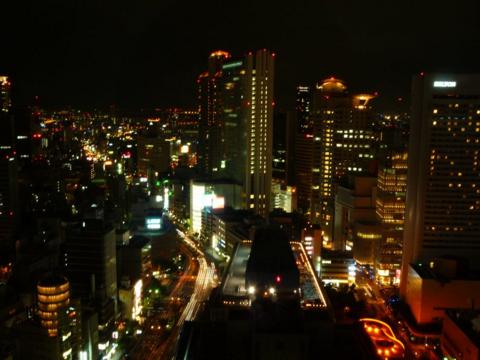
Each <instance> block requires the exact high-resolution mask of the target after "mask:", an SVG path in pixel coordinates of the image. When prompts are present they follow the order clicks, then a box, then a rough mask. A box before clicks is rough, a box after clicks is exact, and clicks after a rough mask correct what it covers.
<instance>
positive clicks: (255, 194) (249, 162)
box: [224, 49, 275, 216]
mask: <svg viewBox="0 0 480 360" xmlns="http://www.w3.org/2000/svg"><path fill="white" fill-rule="evenodd" d="M274 59H275V54H274V53H271V52H269V51H267V50H266V49H263V50H259V51H257V52H256V54H255V55H254V54H253V53H248V54H247V56H246V57H245V59H244V60H243V71H244V74H243V75H244V77H243V94H242V95H243V101H242V102H243V105H244V106H245V107H246V111H245V112H244V116H245V118H243V119H242V121H243V122H244V124H245V130H246V144H245V145H246V146H244V147H242V148H241V151H244V152H245V155H246V158H245V160H246V162H245V163H244V165H243V168H244V174H245V177H244V179H243V187H244V192H245V198H246V207H247V208H248V209H252V210H254V211H255V212H256V213H257V214H260V215H264V216H265V215H267V214H268V212H269V210H270V191H271V179H272V138H273V79H274ZM226 65H227V64H225V65H224V68H225V66H226ZM224 79H225V80H227V79H228V78H227V74H225V78H224ZM232 80H233V78H232ZM224 111H225V110H224ZM225 135H226V136H225V142H226V144H227V149H228V150H231V149H232V146H230V142H229V140H230V139H232V137H234V136H239V135H238V133H236V134H235V133H234V132H230V133H229V134H227V133H226V134H225ZM228 150H227V152H226V154H227V156H226V159H228V158H229V156H228V154H229V151H228ZM236 151H238V150H236ZM227 166H228V165H227ZM241 170H242V169H240V168H239V169H238V171H241Z"/></svg>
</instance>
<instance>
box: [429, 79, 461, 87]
mask: <svg viewBox="0 0 480 360" xmlns="http://www.w3.org/2000/svg"><path fill="white" fill-rule="evenodd" d="M456 86H457V82H456V81H434V82H433V87H441V88H454V87H456Z"/></svg>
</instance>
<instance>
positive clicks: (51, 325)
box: [37, 276, 70, 336]
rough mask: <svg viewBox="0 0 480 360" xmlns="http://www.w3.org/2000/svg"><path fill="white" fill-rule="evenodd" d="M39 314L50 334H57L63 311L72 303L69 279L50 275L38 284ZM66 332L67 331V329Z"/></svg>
mask: <svg viewBox="0 0 480 360" xmlns="http://www.w3.org/2000/svg"><path fill="white" fill-rule="evenodd" d="M37 298H38V316H39V318H40V323H41V324H42V326H43V327H44V328H45V329H47V330H48V334H49V336H57V335H58V333H59V326H60V325H61V322H62V321H61V319H60V317H61V313H62V312H65V310H66V309H65V308H66V307H67V306H68V304H69V303H70V284H69V282H68V280H67V279H65V278H64V277H59V276H49V277H47V278H45V279H43V280H41V281H40V282H39V283H38V284H37ZM65 333H66V331H65Z"/></svg>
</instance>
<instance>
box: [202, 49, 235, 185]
mask: <svg viewBox="0 0 480 360" xmlns="http://www.w3.org/2000/svg"><path fill="white" fill-rule="evenodd" d="M230 57H231V55H230V54H229V53H228V52H226V51H222V50H217V51H214V52H212V53H211V54H210V57H209V59H208V70H207V71H206V72H204V73H202V74H200V76H199V77H198V80H197V84H198V104H199V108H198V125H199V127H198V165H199V169H200V172H201V173H202V174H203V175H213V174H215V173H217V172H218V171H219V169H220V167H221V164H222V160H223V159H224V151H223V146H224V139H223V128H224V119H223V117H222V102H221V76H222V65H223V63H224V62H225V61H226V60H228V59H230Z"/></svg>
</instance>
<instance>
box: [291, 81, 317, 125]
mask: <svg viewBox="0 0 480 360" xmlns="http://www.w3.org/2000/svg"><path fill="white" fill-rule="evenodd" d="M311 102H312V91H311V88H310V86H304V85H299V86H297V95H296V99H295V112H296V114H297V123H298V132H300V133H304V134H311V133H312V131H313V122H312V119H311V118H310V106H311Z"/></svg>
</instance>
